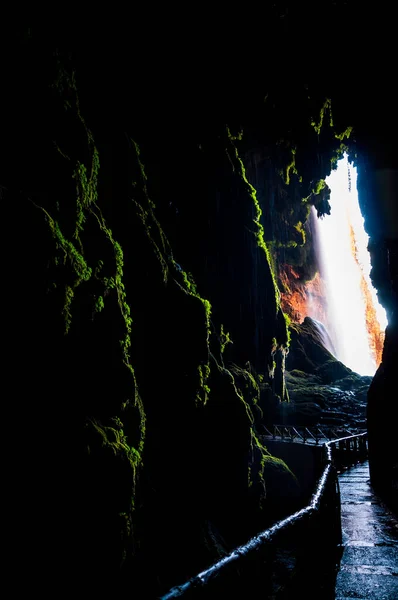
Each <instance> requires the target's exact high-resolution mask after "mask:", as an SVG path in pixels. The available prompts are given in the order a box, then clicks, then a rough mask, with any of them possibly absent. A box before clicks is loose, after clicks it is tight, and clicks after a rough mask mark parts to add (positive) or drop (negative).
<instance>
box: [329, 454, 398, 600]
mask: <svg viewBox="0 0 398 600" xmlns="http://www.w3.org/2000/svg"><path fill="white" fill-rule="evenodd" d="M339 483H340V493H341V518H342V531H343V554H342V557H341V562H340V569H339V572H338V574H337V578H336V589H335V597H336V600H345V599H347V598H357V599H363V600H365V599H366V600H396V599H397V598H398V519H397V517H396V516H395V515H394V514H393V513H392V512H391V511H389V509H388V508H387V507H386V506H385V505H384V504H383V503H382V501H381V500H380V499H379V498H378V496H377V495H376V494H375V493H374V491H373V490H372V487H371V485H370V481H369V464H368V463H367V462H366V463H364V464H362V465H359V466H356V467H353V468H351V469H349V470H347V471H346V472H345V473H343V474H341V475H340V476H339Z"/></svg>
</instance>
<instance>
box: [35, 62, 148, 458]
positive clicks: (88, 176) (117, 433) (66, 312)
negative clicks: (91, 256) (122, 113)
mask: <svg viewBox="0 0 398 600" xmlns="http://www.w3.org/2000/svg"><path fill="white" fill-rule="evenodd" d="M53 87H54V89H56V90H57V91H58V92H59V94H60V96H61V99H62V101H63V105H64V109H65V110H66V111H70V112H72V113H73V116H74V117H75V119H76V120H77V122H78V124H80V126H81V129H82V132H83V138H82V142H83V144H84V145H85V148H84V150H82V152H84V154H85V155H86V156H87V157H88V158H87V161H85V162H83V161H81V160H77V161H76V164H75V166H74V167H73V166H72V160H71V158H70V157H69V156H67V155H66V154H65V153H63V152H62V150H61V149H60V148H59V146H57V145H56V150H57V152H58V153H59V154H60V155H61V157H62V158H63V160H67V161H68V162H69V163H70V165H71V177H72V178H73V179H74V180H75V185H76V195H75V198H74V208H75V222H74V226H73V228H72V229H73V234H72V239H67V236H65V235H64V234H63V232H62V230H61V226H60V223H59V220H55V219H54V218H53V217H52V216H51V215H50V214H49V212H48V211H47V210H45V209H44V208H43V207H39V208H41V210H43V212H44V214H45V218H46V220H47V222H48V225H49V227H50V230H51V233H52V235H53V238H54V240H55V245H56V255H57V258H58V260H57V261H55V264H56V265H57V268H58V269H61V268H62V267H64V266H69V267H71V269H70V270H71V271H72V273H73V281H72V283H70V282H69V283H66V284H65V301H64V307H63V310H62V313H63V316H64V320H65V333H66V334H67V333H69V331H70V329H71V326H72V304H73V302H74V301H75V298H76V289H77V288H78V287H79V286H81V285H82V284H83V283H84V282H87V281H89V280H90V279H91V278H92V277H94V278H95V279H96V280H97V282H98V283H99V284H100V285H101V286H102V293H100V294H99V295H97V296H96V297H93V312H100V311H102V310H104V308H105V305H104V296H105V295H106V294H107V293H109V291H110V290H112V291H113V293H116V295H117V300H118V305H119V309H120V312H121V315H122V317H123V322H124V335H123V337H122V338H121V340H120V345H121V348H122V357H121V360H122V362H123V363H124V365H125V367H126V368H127V369H128V371H129V372H130V374H131V376H132V381H133V389H134V399H133V404H134V406H135V407H136V408H137V410H138V415H139V431H140V439H139V441H138V445H137V449H136V448H133V447H132V446H130V445H128V444H127V439H126V436H125V435H124V433H123V430H122V428H121V426H120V423H119V427H118V428H116V429H115V428H112V427H107V426H105V425H99V424H98V423H96V424H95V427H96V430H97V431H98V432H100V433H101V432H102V433H101V435H102V436H103V438H104V443H105V444H108V445H109V447H111V448H113V450H114V451H115V452H116V451H117V452H118V453H119V452H120V453H123V452H124V453H125V454H126V455H128V458H129V461H130V462H131V464H132V466H134V469H135V468H136V466H137V464H138V463H139V461H140V456H141V453H142V450H143V446H144V439H145V411H144V407H143V403H142V400H141V398H140V396H139V393H138V386H137V381H136V377H135V371H134V369H133V367H132V365H131V363H130V355H129V348H130V346H131V339H130V335H131V326H132V318H131V314H130V306H129V304H128V301H127V297H126V292H125V287H124V283H123V250H122V248H121V245H120V244H119V243H118V242H117V241H116V240H115V239H114V236H113V234H112V231H111V229H110V228H109V226H108V225H107V222H106V220H105V218H104V216H103V214H102V212H101V209H100V207H99V205H98V179H99V172H100V158H99V153H98V150H97V147H96V145H95V142H94V138H93V135H92V132H91V130H90V129H89V128H88V127H87V124H86V122H85V119H84V118H83V116H82V113H81V110H80V103H79V97H78V92H77V86H76V78H75V74H74V73H73V72H72V73H69V72H68V71H67V70H66V69H65V68H64V67H63V65H62V64H61V63H60V62H59V63H58V69H57V78H56V80H55V82H54V85H53ZM57 212H58V213H60V218H61V217H62V212H63V211H62V210H61V207H59V206H58V211H57ZM64 212H66V213H67V214H69V207H68V206H66V207H65V211H64ZM88 217H90V218H91V220H92V222H93V223H94V225H95V223H97V226H98V228H99V232H101V233H102V234H103V237H104V239H105V240H107V241H108V242H109V243H110V245H111V248H112V250H113V258H114V272H113V273H112V274H106V275H105V274H104V273H103V267H104V262H105V260H104V257H101V258H98V259H97V260H96V264H95V267H94V269H93V268H91V267H90V266H89V265H88V263H87V260H86V258H85V253H84V245H85V244H84V235H83V234H84V226H85V223H86V221H87V219H88ZM89 242H90V240H88V243H89ZM66 263H69V265H66ZM129 403H130V400H128V401H126V402H125V403H124V404H123V405H122V406H121V411H122V412H123V411H124V410H125V409H126V408H127V407H128V405H129ZM93 423H94V422H93Z"/></svg>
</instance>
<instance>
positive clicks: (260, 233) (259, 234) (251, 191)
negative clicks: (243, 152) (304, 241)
mask: <svg viewBox="0 0 398 600" xmlns="http://www.w3.org/2000/svg"><path fill="white" fill-rule="evenodd" d="M227 137H228V140H229V141H230V143H231V146H232V150H233V155H234V158H235V160H236V163H237V167H238V168H237V172H238V174H239V176H240V178H241V179H242V181H243V182H244V184H245V186H246V190H247V193H248V195H249V196H250V198H251V200H252V202H253V205H254V211H255V216H254V219H253V221H254V223H255V225H256V231H255V236H256V240H257V244H258V246H259V247H260V248H261V249H262V250H263V251H264V253H265V256H266V258H267V262H268V266H269V270H270V274H271V277H272V281H273V285H274V291H275V304H276V312H277V311H278V309H279V307H280V294H279V289H278V284H277V279H276V275H275V271H274V269H273V267H272V258H271V253H270V250H269V248H268V246H267V244H266V243H265V239H264V227H263V225H262V223H261V215H262V210H261V207H260V203H259V201H258V198H257V192H256V190H255V188H254V187H253V186H252V184H251V183H250V182H249V181H248V179H247V177H246V170H245V167H244V164H243V161H242V159H241V158H240V156H239V153H238V149H237V148H236V146H235V144H234V140H235V139H236V137H234V136H233V135H232V134H231V132H230V130H229V128H228V127H227ZM233 167H234V164H233ZM234 168H235V167H234Z"/></svg>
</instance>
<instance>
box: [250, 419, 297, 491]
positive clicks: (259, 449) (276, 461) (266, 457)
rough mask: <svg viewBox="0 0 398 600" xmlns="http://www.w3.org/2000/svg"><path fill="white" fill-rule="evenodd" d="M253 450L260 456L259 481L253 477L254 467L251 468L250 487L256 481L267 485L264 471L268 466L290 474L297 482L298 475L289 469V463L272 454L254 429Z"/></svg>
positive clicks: (252, 434) (252, 435) (253, 453)
mask: <svg viewBox="0 0 398 600" xmlns="http://www.w3.org/2000/svg"><path fill="white" fill-rule="evenodd" d="M251 451H252V455H253V456H255V455H257V457H258V458H257V461H258V463H259V469H258V470H257V481H253V479H252V478H251V473H252V469H250V470H249V487H251V486H252V485H253V484H254V483H260V484H261V485H263V486H265V481H264V472H265V469H266V468H268V467H271V468H273V469H276V470H278V471H280V472H284V473H286V474H288V475H290V477H292V479H293V480H294V481H296V482H297V477H296V476H295V475H294V473H293V472H292V471H291V470H290V469H289V467H288V466H287V464H286V463H285V462H284V461H283V460H282V459H281V458H276V456H272V455H271V454H270V453H269V451H268V450H267V448H266V447H265V446H264V445H263V444H262V443H261V441H260V440H259V439H258V437H257V435H256V433H255V431H254V430H253V429H252V430H251Z"/></svg>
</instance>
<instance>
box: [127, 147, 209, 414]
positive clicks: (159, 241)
mask: <svg viewBox="0 0 398 600" xmlns="http://www.w3.org/2000/svg"><path fill="white" fill-rule="evenodd" d="M131 143H132V147H133V148H134V150H135V155H136V160H137V164H138V167H139V174H140V177H141V189H142V196H143V202H139V201H138V200H134V202H135V205H136V207H137V210H138V216H139V217H140V219H141V221H142V223H143V226H144V230H145V232H146V235H147V237H148V240H149V242H150V244H151V245H152V248H153V249H154V252H155V255H156V257H157V259H158V261H159V264H160V265H161V270H162V273H163V281H164V283H166V282H167V280H168V278H169V276H170V274H171V273H172V274H173V276H174V281H175V282H176V284H177V285H178V287H179V288H180V289H181V290H182V291H183V292H184V293H186V294H188V295H190V296H192V297H193V298H195V299H196V300H197V301H198V302H200V303H201V305H202V307H203V310H204V323H205V331H206V346H207V353H208V358H207V360H206V361H203V362H201V364H199V365H198V368H197V373H198V390H197V393H196V402H198V403H201V404H206V402H207V400H208V397H209V393H210V388H209V386H208V380H209V377H210V372H211V368H210V361H209V357H210V335H211V329H210V318H211V304H210V302H209V300H207V299H206V298H203V297H202V296H201V295H200V294H199V292H198V290H197V286H196V283H195V281H194V278H193V276H192V274H191V273H189V272H187V271H184V269H182V267H181V266H180V265H179V264H178V263H177V261H176V260H175V259H174V257H173V252H172V249H171V246H170V243H169V241H168V239H167V237H166V235H165V234H164V232H163V229H162V227H161V225H160V223H159V221H158V220H157V218H156V216H155V204H154V202H153V201H152V200H151V199H150V197H149V193H148V187H147V176H146V173H145V167H144V164H143V162H142V160H141V151H140V148H139V146H138V144H137V143H136V142H135V141H134V140H131ZM134 186H135V187H136V186H137V182H134ZM144 202H145V206H144ZM155 237H156V239H155Z"/></svg>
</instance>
